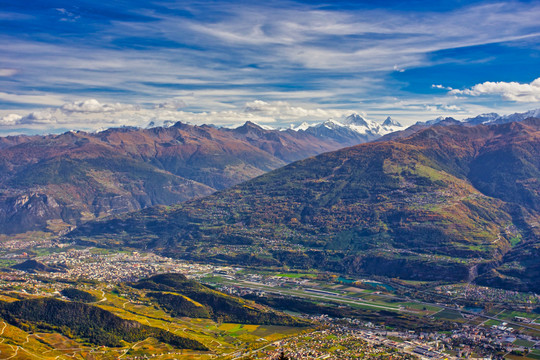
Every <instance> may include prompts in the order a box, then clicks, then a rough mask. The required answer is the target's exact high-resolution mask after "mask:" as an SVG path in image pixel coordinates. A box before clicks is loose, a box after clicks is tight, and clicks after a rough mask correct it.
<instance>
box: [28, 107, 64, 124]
mask: <svg viewBox="0 0 540 360" xmlns="http://www.w3.org/2000/svg"><path fill="white" fill-rule="evenodd" d="M19 123H20V124H29V125H35V124H47V125H50V124H55V123H57V119H56V117H55V116H54V113H53V112H52V111H50V110H44V111H34V112H31V113H30V114H28V115H26V116H24V117H22V118H21V119H20V120H19Z"/></svg>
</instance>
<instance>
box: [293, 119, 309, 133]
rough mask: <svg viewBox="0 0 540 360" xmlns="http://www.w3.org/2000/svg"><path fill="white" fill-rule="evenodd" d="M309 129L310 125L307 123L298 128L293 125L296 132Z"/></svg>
mask: <svg viewBox="0 0 540 360" xmlns="http://www.w3.org/2000/svg"><path fill="white" fill-rule="evenodd" d="M309 127H310V125H309V124H308V123H307V122H305V121H304V122H303V123H301V124H300V125H298V126H294V125H292V124H291V129H292V130H294V131H300V130H304V131H305V130H307V128H309Z"/></svg>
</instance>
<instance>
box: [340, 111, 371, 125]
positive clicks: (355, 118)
mask: <svg viewBox="0 0 540 360" xmlns="http://www.w3.org/2000/svg"><path fill="white" fill-rule="evenodd" d="M342 123H343V124H344V125H356V126H366V127H369V125H368V123H367V121H366V119H364V118H363V117H361V116H360V115H358V114H355V113H353V114H351V115H349V116H347V117H346V118H345V119H344V120H343V121H342Z"/></svg>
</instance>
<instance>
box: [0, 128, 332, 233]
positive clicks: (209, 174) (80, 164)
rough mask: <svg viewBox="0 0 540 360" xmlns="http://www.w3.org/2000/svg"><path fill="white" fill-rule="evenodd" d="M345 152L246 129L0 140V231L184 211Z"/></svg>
mask: <svg viewBox="0 0 540 360" xmlns="http://www.w3.org/2000/svg"><path fill="white" fill-rule="evenodd" d="M341 146H342V145H340V144H337V143H336V142H333V141H331V140H328V139H326V140H321V139H318V138H315V137H313V136H311V135H309V134H304V133H297V132H294V131H268V130H263V129H262V128H260V127H259V126H257V125H255V124H252V123H246V124H245V125H244V126H242V127H240V128H237V129H233V130H231V129H217V128H214V127H210V126H206V125H203V126H192V125H186V124H182V123H177V124H175V125H174V126H172V127H169V128H161V127H158V128H152V129H136V128H119V129H109V130H106V131H102V132H99V133H85V132H67V133H65V134H62V135H49V136H31V137H29V136H20V137H6V138H0V232H1V233H17V232H24V231H28V230H45V229H48V230H55V231H60V230H61V229H63V228H66V227H67V226H68V225H69V224H78V223H80V222H81V221H84V220H89V219H93V218H96V217H100V216H104V215H109V214H115V213H121V212H126V211H133V210H138V209H141V208H144V207H147V206H152V205H158V204H165V205H169V204H174V203H178V202H182V201H185V200H188V199H192V198H196V197H200V196H204V195H208V194H210V193H212V192H213V191H215V190H216V189H217V190H219V189H224V188H227V187H230V186H232V185H235V184H237V183H239V182H242V181H245V180H247V179H251V178H253V177H255V176H258V175H261V174H263V173H265V172H267V171H269V170H272V169H275V168H278V167H280V166H283V165H285V164H287V163H289V162H291V161H293V160H298V159H301V158H305V157H308V156H313V155H316V154H319V153H322V152H325V151H330V150H335V149H338V148H340V147H341Z"/></svg>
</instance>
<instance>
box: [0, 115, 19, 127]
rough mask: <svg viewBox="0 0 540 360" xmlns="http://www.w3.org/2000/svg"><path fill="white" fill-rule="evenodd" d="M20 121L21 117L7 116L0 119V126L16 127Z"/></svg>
mask: <svg viewBox="0 0 540 360" xmlns="http://www.w3.org/2000/svg"><path fill="white" fill-rule="evenodd" d="M21 119H22V116H21V115H18V114H7V115H4V116H2V117H0V125H16V124H18V123H19V120H21Z"/></svg>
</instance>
